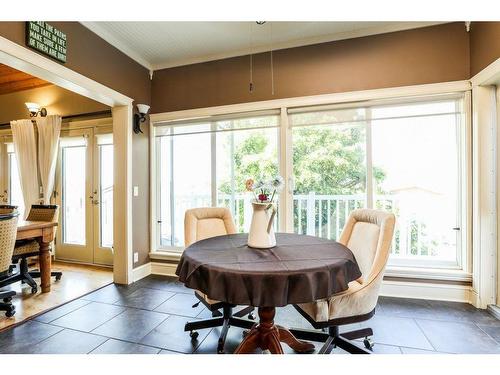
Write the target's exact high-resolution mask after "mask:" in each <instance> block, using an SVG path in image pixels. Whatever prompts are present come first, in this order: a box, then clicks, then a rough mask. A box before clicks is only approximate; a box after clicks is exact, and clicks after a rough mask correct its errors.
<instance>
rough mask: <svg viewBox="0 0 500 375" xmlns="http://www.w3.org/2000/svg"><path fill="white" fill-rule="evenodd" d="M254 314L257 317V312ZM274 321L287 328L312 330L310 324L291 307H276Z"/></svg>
mask: <svg viewBox="0 0 500 375" xmlns="http://www.w3.org/2000/svg"><path fill="white" fill-rule="evenodd" d="M255 314H256V315H257V311H256V312H255ZM257 319H258V317H257ZM274 321H275V322H276V324H279V325H282V326H284V327H287V328H304V329H313V327H312V326H311V324H310V323H309V322H308V321H307V320H306V319H305V318H304V317H303V316H302V315H300V314H299V313H298V311H297V310H295V308H294V307H293V306H285V307H278V308H277V309H276V316H275V318H274Z"/></svg>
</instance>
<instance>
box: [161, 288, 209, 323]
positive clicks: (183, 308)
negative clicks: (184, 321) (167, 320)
mask: <svg viewBox="0 0 500 375" xmlns="http://www.w3.org/2000/svg"><path fill="white" fill-rule="evenodd" d="M197 302H199V300H198V298H196V297H195V296H194V294H184V293H178V294H176V295H174V296H173V297H172V298H169V299H168V300H166V301H165V302H163V303H162V304H161V305H160V306H158V307H157V308H156V309H155V311H159V312H163V313H167V314H174V315H182V316H187V317H191V318H195V317H196V316H197V315H198V314H200V313H201V312H202V311H203V309H204V306H203V305H202V304H201V303H200V304H199V305H198V306H197V307H193V305H194V304H195V303H197Z"/></svg>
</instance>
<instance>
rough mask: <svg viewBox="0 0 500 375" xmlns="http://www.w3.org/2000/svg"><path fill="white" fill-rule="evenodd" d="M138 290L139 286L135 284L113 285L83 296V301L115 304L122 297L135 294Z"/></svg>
mask: <svg viewBox="0 0 500 375" xmlns="http://www.w3.org/2000/svg"><path fill="white" fill-rule="evenodd" d="M136 289H137V286H136V285H135V284H133V285H130V286H128V285H118V284H111V285H108V286H105V287H104V288H101V289H98V290H96V291H95V292H92V293H90V294H87V295H86V296H83V297H82V299H84V300H87V301H94V302H103V303H114V302H116V301H118V300H119V299H120V297H123V296H125V295H127V294H130V293H133V292H134V291H135V290H136Z"/></svg>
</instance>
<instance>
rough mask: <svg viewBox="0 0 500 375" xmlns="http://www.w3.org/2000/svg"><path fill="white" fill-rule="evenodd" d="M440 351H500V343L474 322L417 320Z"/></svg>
mask: <svg viewBox="0 0 500 375" xmlns="http://www.w3.org/2000/svg"><path fill="white" fill-rule="evenodd" d="M417 323H418V325H419V326H420V327H421V328H422V330H423V331H424V333H425V335H426V336H427V338H428V339H429V341H430V342H431V343H432V345H433V346H434V348H435V349H436V350H437V351H438V352H446V353H470V354H472V353H484V354H486V353H500V344H498V343H497V342H496V341H495V340H493V339H492V338H491V337H489V336H488V335H487V334H486V333H484V332H483V331H482V330H481V329H480V328H479V327H478V326H476V325H475V324H472V323H457V322H442V321H435V320H423V319H418V320H417Z"/></svg>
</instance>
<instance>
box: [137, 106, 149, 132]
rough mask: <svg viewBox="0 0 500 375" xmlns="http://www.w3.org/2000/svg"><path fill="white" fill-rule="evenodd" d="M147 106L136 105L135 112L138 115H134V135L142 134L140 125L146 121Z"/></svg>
mask: <svg viewBox="0 0 500 375" xmlns="http://www.w3.org/2000/svg"><path fill="white" fill-rule="evenodd" d="M149 108H150V107H149V105H147V104H137V110H138V111H139V113H136V114H134V133H135V134H139V133H142V130H141V123H142V122H144V121H146V115H147V114H148V111H149Z"/></svg>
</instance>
